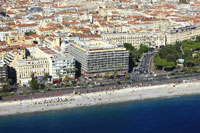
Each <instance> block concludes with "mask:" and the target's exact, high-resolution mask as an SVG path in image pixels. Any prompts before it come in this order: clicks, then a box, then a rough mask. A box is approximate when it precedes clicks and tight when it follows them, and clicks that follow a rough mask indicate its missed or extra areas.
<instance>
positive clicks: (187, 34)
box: [166, 25, 200, 44]
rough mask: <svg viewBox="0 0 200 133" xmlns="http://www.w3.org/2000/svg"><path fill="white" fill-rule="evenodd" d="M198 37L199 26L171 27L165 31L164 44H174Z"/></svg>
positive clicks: (199, 32) (199, 33)
mask: <svg viewBox="0 0 200 133" xmlns="http://www.w3.org/2000/svg"><path fill="white" fill-rule="evenodd" d="M199 35H200V26H199V25H194V26H185V27H173V28H171V29H169V30H167V31H166V44H175V43H176V42H177V41H178V42H182V41H184V40H190V39H195V38H196V37H197V36H199Z"/></svg>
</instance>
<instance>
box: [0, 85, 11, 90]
mask: <svg viewBox="0 0 200 133" xmlns="http://www.w3.org/2000/svg"><path fill="white" fill-rule="evenodd" d="M11 91H12V86H11V85H10V84H6V85H4V86H3V88H2V90H1V92H11Z"/></svg>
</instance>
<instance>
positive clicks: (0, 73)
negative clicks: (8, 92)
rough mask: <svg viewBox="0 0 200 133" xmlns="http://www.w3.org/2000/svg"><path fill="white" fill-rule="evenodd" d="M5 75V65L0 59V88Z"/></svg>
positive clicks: (5, 77)
mask: <svg viewBox="0 0 200 133" xmlns="http://www.w3.org/2000/svg"><path fill="white" fill-rule="evenodd" d="M7 77H8V73H7V65H6V64H5V63H4V62H3V61H0V88H2V87H3V85H6V83H5V80H6V79H7Z"/></svg>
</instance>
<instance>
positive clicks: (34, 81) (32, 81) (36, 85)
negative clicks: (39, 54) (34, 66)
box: [29, 73, 40, 90]
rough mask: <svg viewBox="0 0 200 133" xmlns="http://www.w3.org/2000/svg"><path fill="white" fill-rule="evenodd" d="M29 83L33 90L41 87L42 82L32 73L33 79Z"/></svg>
mask: <svg viewBox="0 0 200 133" xmlns="http://www.w3.org/2000/svg"><path fill="white" fill-rule="evenodd" d="M29 85H30V87H31V88H32V89H33V90H38V89H40V84H39V83H38V81H37V78H36V77H35V76H34V73H32V74H31V81H29Z"/></svg>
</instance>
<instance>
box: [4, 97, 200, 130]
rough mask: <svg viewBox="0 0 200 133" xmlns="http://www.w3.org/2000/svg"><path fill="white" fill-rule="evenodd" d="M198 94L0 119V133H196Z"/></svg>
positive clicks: (199, 122)
mask: <svg viewBox="0 0 200 133" xmlns="http://www.w3.org/2000/svg"><path fill="white" fill-rule="evenodd" d="M199 132H200V95H193V96H183V97H173V98H163V99H153V100H144V101H135V102H126V103H117V104H107V105H98V106H92V107H82V108H75V109H70V110H60V111H50V112H42V113H34V114H23V115H15V116H6V117H0V133H199Z"/></svg>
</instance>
